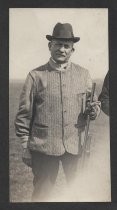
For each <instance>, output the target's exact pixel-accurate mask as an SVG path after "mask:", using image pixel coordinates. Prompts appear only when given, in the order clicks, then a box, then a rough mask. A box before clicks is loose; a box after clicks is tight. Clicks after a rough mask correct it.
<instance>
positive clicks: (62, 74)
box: [9, 8, 111, 203]
mask: <svg viewBox="0 0 117 210" xmlns="http://www.w3.org/2000/svg"><path fill="white" fill-rule="evenodd" d="M108 30H109V29H108V9H107V8H9V199H10V202H12V203H16V202H18V203H19V202H111V167H110V165H111V164H110V122H109V46H108V42H109V34H108Z"/></svg>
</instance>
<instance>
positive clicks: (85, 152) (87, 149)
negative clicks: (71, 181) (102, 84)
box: [79, 83, 96, 166]
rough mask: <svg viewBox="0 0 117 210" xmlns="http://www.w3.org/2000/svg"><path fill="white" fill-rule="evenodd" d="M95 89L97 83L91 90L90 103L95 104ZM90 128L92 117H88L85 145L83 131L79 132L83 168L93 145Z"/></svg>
mask: <svg viewBox="0 0 117 210" xmlns="http://www.w3.org/2000/svg"><path fill="white" fill-rule="evenodd" d="M95 88H96V83H93V85H92V90H91V96H90V101H89V102H90V103H92V102H93V97H94V92H95ZM89 126H90V115H89V114H88V115H87V118H86V121H85V124H84V127H85V135H84V141H83V145H82V144H81V141H82V140H81V138H82V137H81V133H82V131H81V130H80V132H79V147H80V148H79V150H80V156H81V159H82V166H84V162H85V157H86V156H87V157H89V156H90V144H91V135H90V134H89Z"/></svg>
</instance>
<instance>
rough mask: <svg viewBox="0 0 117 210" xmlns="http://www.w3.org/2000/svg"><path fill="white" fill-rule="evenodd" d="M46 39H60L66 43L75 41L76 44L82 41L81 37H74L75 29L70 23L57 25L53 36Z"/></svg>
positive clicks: (47, 36)
mask: <svg viewBox="0 0 117 210" xmlns="http://www.w3.org/2000/svg"><path fill="white" fill-rule="evenodd" d="M46 38H47V39H48V40H49V41H52V40H53V39H57V40H58V39H60V40H66V41H73V42H74V43H75V42H78V41H79V40H80V37H74V34H73V29H72V26H71V24H70V23H64V24H62V23H57V24H56V25H55V27H54V30H53V34H52V36H51V35H46Z"/></svg>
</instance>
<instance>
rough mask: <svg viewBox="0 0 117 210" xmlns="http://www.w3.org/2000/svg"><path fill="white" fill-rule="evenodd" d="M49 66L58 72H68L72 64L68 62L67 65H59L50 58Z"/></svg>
mask: <svg viewBox="0 0 117 210" xmlns="http://www.w3.org/2000/svg"><path fill="white" fill-rule="evenodd" d="M49 64H50V66H51V67H52V68H53V69H54V70H57V71H66V70H67V69H68V68H69V66H70V64H71V62H70V61H68V62H66V63H63V64H59V63H57V62H56V61H55V60H53V58H50V60H49Z"/></svg>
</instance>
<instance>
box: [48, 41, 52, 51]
mask: <svg viewBox="0 0 117 210" xmlns="http://www.w3.org/2000/svg"><path fill="white" fill-rule="evenodd" d="M48 48H49V50H51V42H49V43H48Z"/></svg>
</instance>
